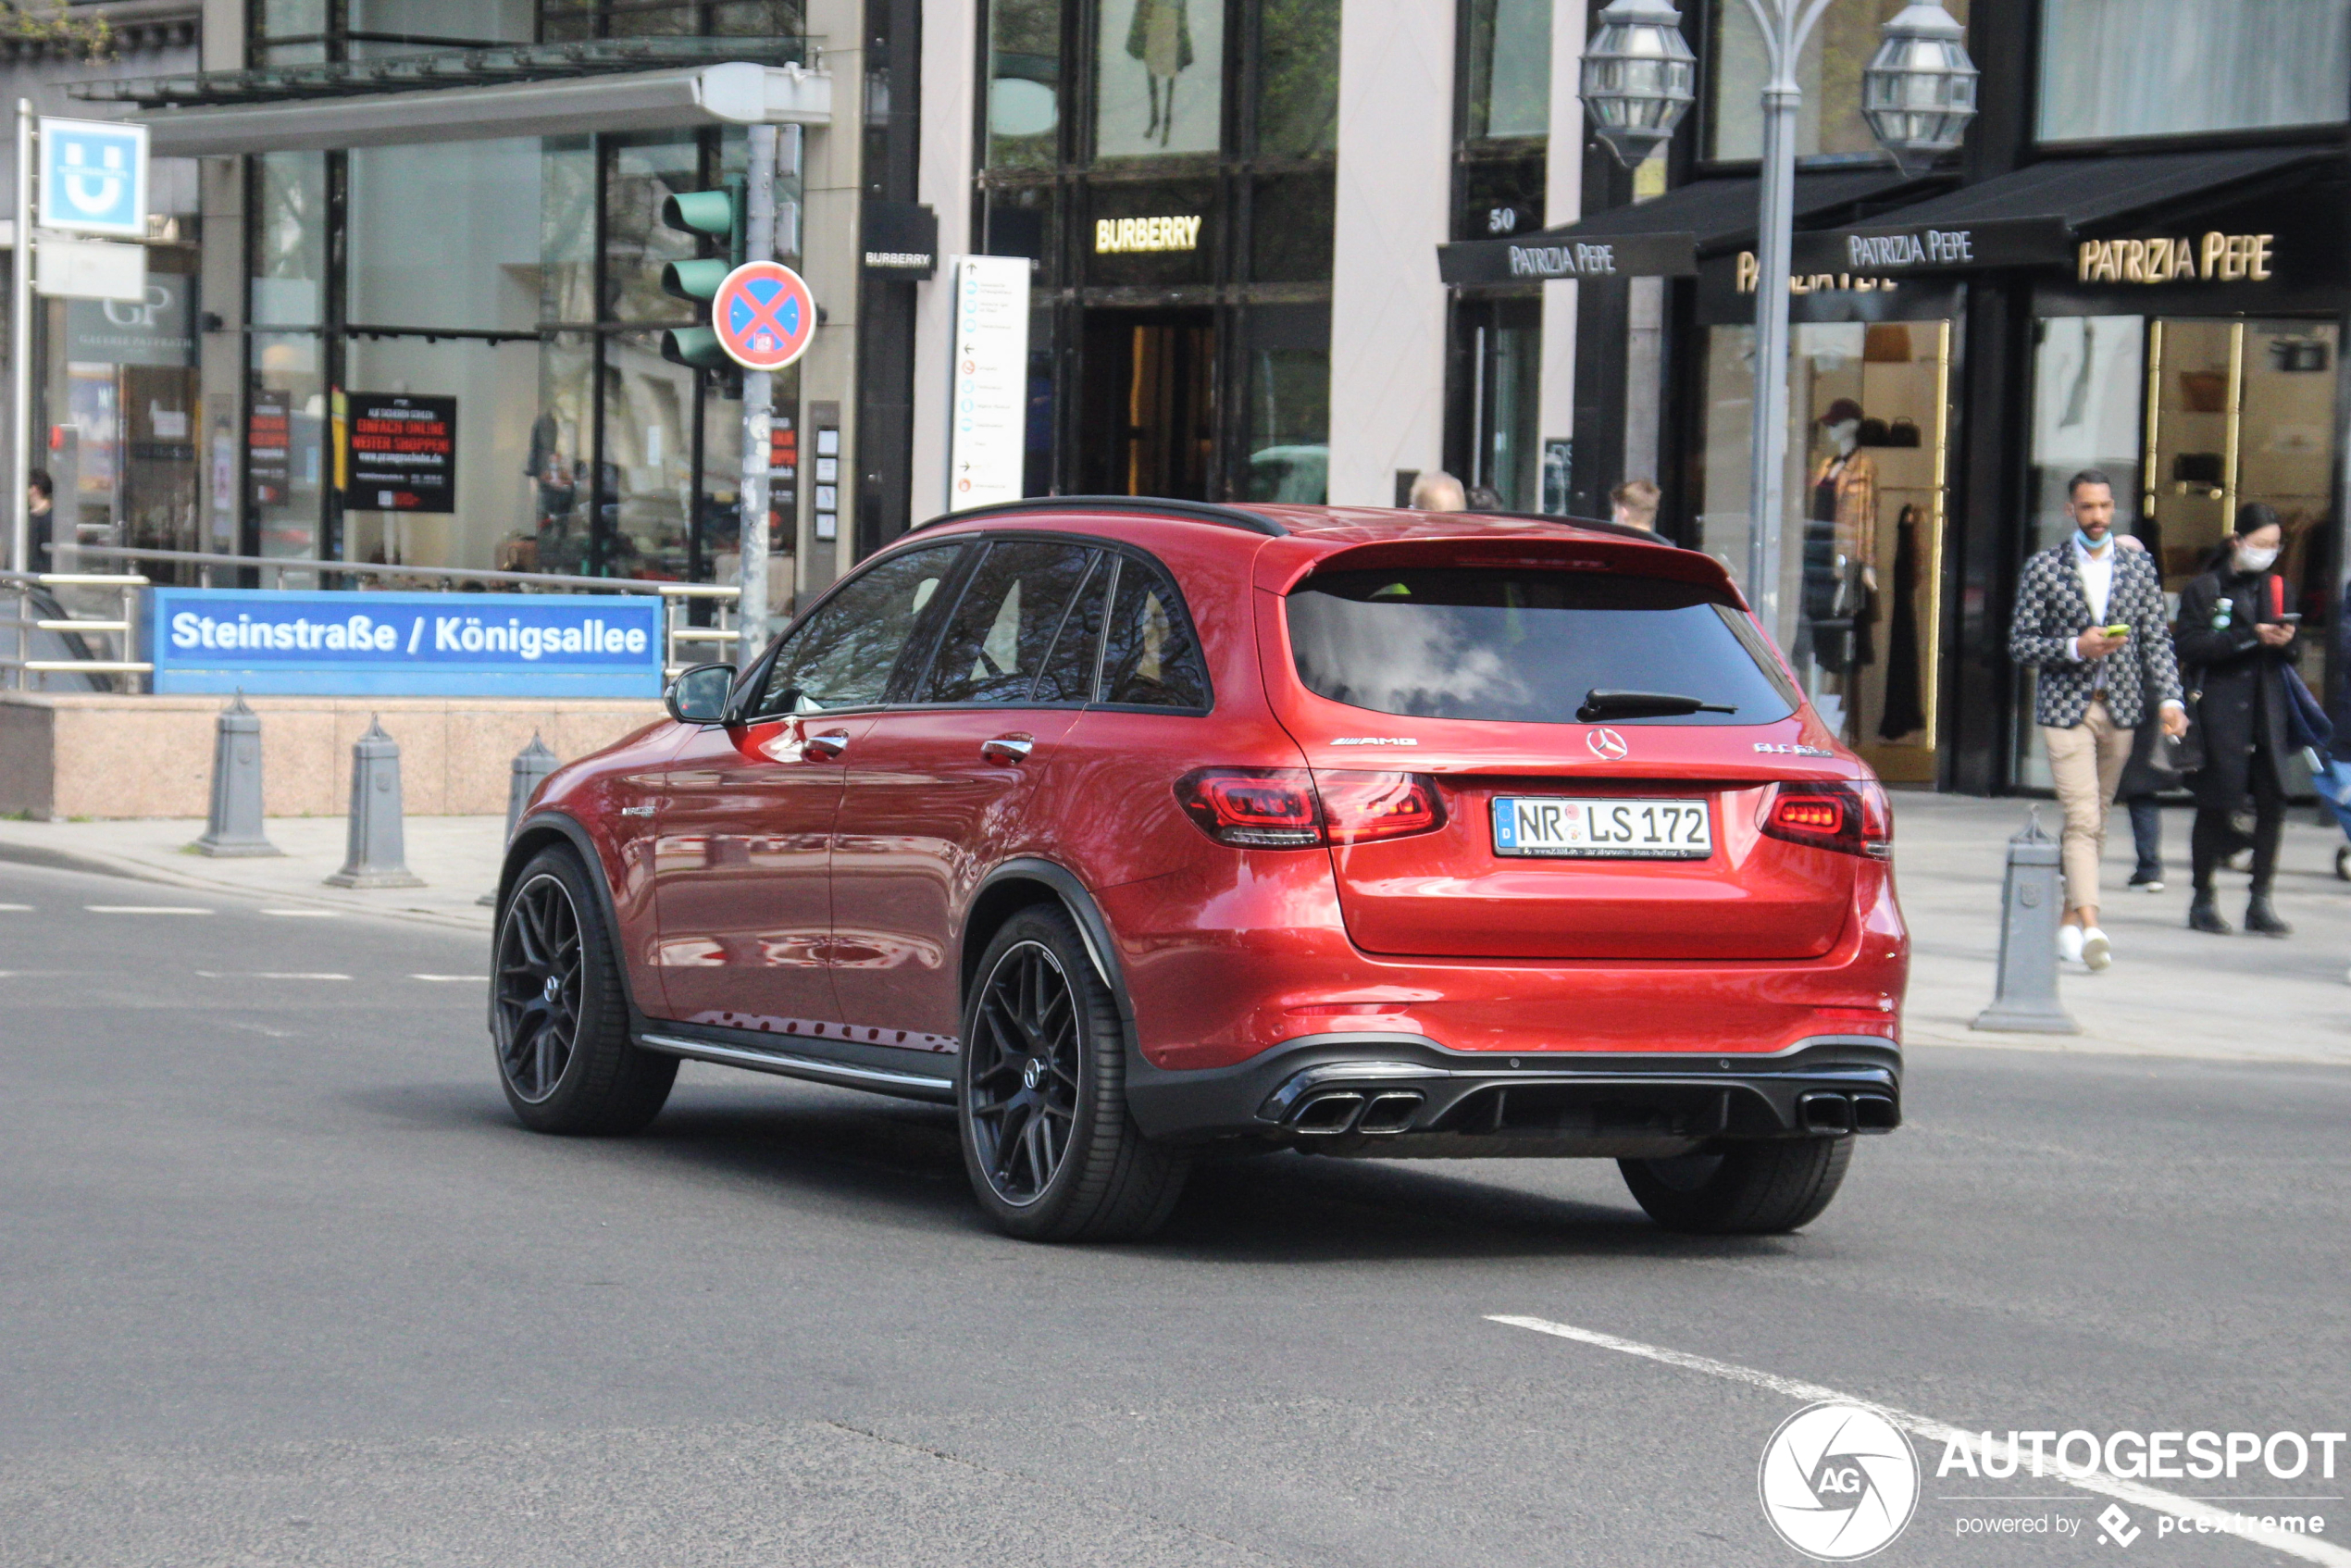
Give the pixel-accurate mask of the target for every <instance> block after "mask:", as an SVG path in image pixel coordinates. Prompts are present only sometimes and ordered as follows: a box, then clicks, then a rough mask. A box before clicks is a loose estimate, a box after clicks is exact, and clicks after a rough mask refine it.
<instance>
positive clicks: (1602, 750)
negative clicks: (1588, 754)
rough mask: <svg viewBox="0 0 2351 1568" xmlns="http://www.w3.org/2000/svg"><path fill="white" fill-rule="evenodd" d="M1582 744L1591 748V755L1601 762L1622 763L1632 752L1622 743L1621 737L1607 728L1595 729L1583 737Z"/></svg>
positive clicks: (1630, 748)
mask: <svg viewBox="0 0 2351 1568" xmlns="http://www.w3.org/2000/svg"><path fill="white" fill-rule="evenodd" d="M1584 744H1586V745H1587V746H1589V747H1591V748H1592V754H1593V755H1594V756H1596V757H1598V758H1599V759H1600V761H1602V762H1623V760H1624V759H1625V757H1626V756H1627V755H1628V754H1630V753H1631V752H1632V750H1633V748H1632V747H1630V746H1628V745H1626V744H1625V743H1624V737H1623V736H1622V735H1619V734H1618V733H1617V732H1616V731H1615V730H1613V729H1607V728H1601V729H1595V730H1593V731H1592V732H1591V733H1590V734H1589V735H1586V736H1585V737H1584Z"/></svg>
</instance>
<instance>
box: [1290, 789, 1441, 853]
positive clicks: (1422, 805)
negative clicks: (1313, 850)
mask: <svg viewBox="0 0 2351 1568" xmlns="http://www.w3.org/2000/svg"><path fill="white" fill-rule="evenodd" d="M1314 788H1315V790H1316V791H1317V792H1318V793H1320V794H1321V796H1322V797H1323V814H1324V816H1325V820H1326V821H1327V822H1328V824H1329V829H1330V836H1331V842H1332V843H1334V844H1364V843H1371V842H1374V841H1375V840H1381V839H1402V838H1408V837H1410V836H1411V835H1412V834H1414V833H1433V832H1435V831H1436V830H1437V829H1438V828H1442V827H1444V826H1445V803H1444V801H1443V800H1442V799H1441V798H1440V797H1439V796H1438V795H1437V781H1436V780H1435V779H1432V778H1428V777H1427V776H1426V775H1424V774H1418V773H1317V774H1316V775H1314Z"/></svg>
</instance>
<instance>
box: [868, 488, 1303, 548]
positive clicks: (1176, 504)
mask: <svg viewBox="0 0 2351 1568" xmlns="http://www.w3.org/2000/svg"><path fill="white" fill-rule="evenodd" d="M1004 512H1146V513H1150V514H1151V515H1152V516H1163V517H1182V518H1186V519H1188V520H1189V521H1192V522H1196V523H1217V524H1221V525H1222V526H1224V527H1225V528H1228V529H1248V530H1249V531H1250V532H1251V533H1262V534H1264V535H1266V536H1267V537H1268V538H1272V539H1282V538H1286V537H1287V535H1288V533H1289V529H1286V528H1284V527H1282V525H1281V524H1279V523H1277V522H1275V520H1274V519H1273V518H1271V517H1268V516H1263V515H1261V514H1259V513H1256V512H1248V511H1243V510H1242V509H1241V508H1240V507H1238V506H1219V505H1216V504H1213V502H1207V501H1163V500H1161V499H1159V498H1158V497H1157V496H1151V495H1033V496H1030V497H1028V498H1027V499H1026V500H1024V501H995V502H990V503H989V504H987V505H985V506H969V507H965V508H964V510H963V511H961V512H947V513H943V514H941V515H940V516H936V517H932V518H930V519H928V520H927V521H925V522H919V523H916V524H915V525H914V527H913V528H911V529H907V530H906V531H907V532H908V533H918V532H920V531H921V530H922V529H927V528H933V527H936V526H937V525H939V524H940V523H960V522H964V521H966V520H967V519H969V518H972V517H986V516H994V515H996V514H998V513H1004Z"/></svg>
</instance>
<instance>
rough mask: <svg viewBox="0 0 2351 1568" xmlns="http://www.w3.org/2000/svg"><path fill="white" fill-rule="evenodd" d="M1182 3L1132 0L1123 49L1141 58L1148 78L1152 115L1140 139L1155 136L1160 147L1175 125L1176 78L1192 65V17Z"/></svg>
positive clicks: (1147, 139)
mask: <svg viewBox="0 0 2351 1568" xmlns="http://www.w3.org/2000/svg"><path fill="white" fill-rule="evenodd" d="M1185 4H1186V0H1135V19H1134V20H1133V21H1132V22H1130V23H1129V24H1127V28H1126V52H1127V53H1128V54H1129V55H1132V56H1134V57H1135V58H1137V59H1138V60H1140V61H1142V62H1143V69H1144V71H1145V72H1146V73H1148V75H1149V78H1150V80H1149V81H1148V82H1147V83H1146V84H1145V85H1146V86H1147V88H1148V89H1149V91H1150V93H1151V124H1150V125H1149V126H1147V127H1146V128H1145V129H1144V131H1143V140H1144V141H1146V142H1148V141H1150V140H1151V138H1152V137H1153V136H1157V137H1158V138H1159V144H1160V145H1161V146H1163V147H1164V146H1166V145H1167V139H1168V137H1169V136H1170V135H1171V134H1173V133H1174V131H1175V129H1176V78H1177V77H1179V76H1181V75H1182V74H1183V73H1184V72H1186V71H1188V70H1189V69H1190V68H1191V65H1192V27H1191V19H1190V18H1189V17H1188V16H1187V15H1186V14H1185ZM1162 93H1164V94H1165V96H1164V98H1163V97H1162Z"/></svg>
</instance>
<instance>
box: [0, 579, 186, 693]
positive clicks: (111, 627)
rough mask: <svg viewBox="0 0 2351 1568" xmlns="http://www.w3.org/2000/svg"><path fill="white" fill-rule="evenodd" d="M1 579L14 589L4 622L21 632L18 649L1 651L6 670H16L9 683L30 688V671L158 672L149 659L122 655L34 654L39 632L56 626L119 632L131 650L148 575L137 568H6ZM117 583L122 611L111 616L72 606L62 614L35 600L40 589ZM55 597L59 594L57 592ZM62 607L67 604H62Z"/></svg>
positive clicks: (72, 631)
mask: <svg viewBox="0 0 2351 1568" xmlns="http://www.w3.org/2000/svg"><path fill="white" fill-rule="evenodd" d="M0 584H5V585H6V588H7V589H8V590H10V591H13V594H14V597H15V600H16V604H15V606H14V613H13V614H12V615H10V616H7V617H6V619H5V620H0V626H6V627H7V628H9V629H10V630H12V631H14V632H15V633H16V640H15V641H16V650H15V652H14V653H9V654H6V655H5V656H0V670H6V671H8V672H10V680H9V684H10V685H12V686H14V687H15V688H16V689H17V690H18V691H24V690H26V689H27V688H26V682H27V679H28V678H29V677H31V676H36V675H47V674H50V673H53V672H54V673H56V674H60V675H62V674H75V675H120V676H128V677H131V678H132V679H133V680H134V681H135V679H136V678H138V677H140V676H143V675H153V674H154V673H155V666H153V665H151V664H148V663H146V662H144V661H143V660H139V659H132V658H128V657H125V658H120V659H36V658H34V657H33V656H32V653H33V647H32V639H33V634H34V633H35V632H43V631H46V632H52V633H55V634H56V635H57V636H59V637H118V638H120V639H121V640H122V641H121V645H120V646H121V652H122V653H125V654H128V653H131V637H132V635H133V633H134V630H135V628H137V626H138V624H139V592H140V591H141V590H142V589H143V588H145V587H146V586H147V579H145V578H143V577H140V576H137V575H136V574H131V573H110V572H5V571H0ZM59 588H111V589H115V590H117V591H118V595H119V598H118V605H119V609H118V614H117V615H116V616H113V617H112V618H111V619H97V618H90V617H84V616H76V615H74V614H73V613H72V612H71V611H70V610H68V611H67V612H66V614H64V615H62V616H43V615H39V614H37V613H36V606H35V605H34V604H33V602H32V595H33V591H34V590H35V589H49V590H55V589H59ZM52 597H54V594H53V595H52ZM59 607H60V608H63V607H64V606H63V605H62V604H60V606H59Z"/></svg>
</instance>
